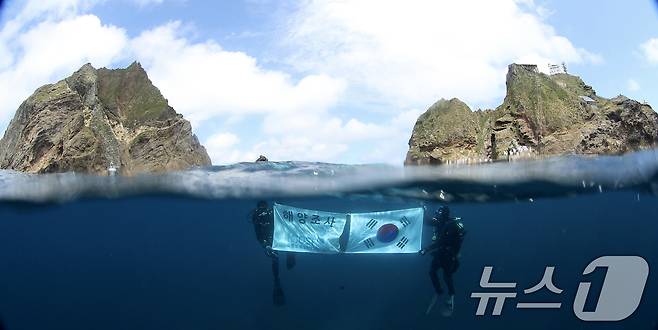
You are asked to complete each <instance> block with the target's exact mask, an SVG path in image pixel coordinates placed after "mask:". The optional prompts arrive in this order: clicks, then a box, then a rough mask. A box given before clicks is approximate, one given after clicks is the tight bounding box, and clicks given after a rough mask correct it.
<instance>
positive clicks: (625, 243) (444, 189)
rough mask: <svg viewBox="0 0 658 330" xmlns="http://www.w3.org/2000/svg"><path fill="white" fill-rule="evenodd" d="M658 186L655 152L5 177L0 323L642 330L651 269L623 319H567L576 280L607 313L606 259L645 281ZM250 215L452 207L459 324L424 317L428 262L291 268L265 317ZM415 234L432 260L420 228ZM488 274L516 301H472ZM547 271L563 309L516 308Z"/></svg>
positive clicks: (650, 313) (541, 297)
mask: <svg viewBox="0 0 658 330" xmlns="http://www.w3.org/2000/svg"><path fill="white" fill-rule="evenodd" d="M657 178H658V153H657V152H656V151H653V150H648V151H642V152H637V153H633V154H628V155H625V156H610V157H576V156H573V157H557V158H550V159H545V160H535V161H518V162H511V163H490V164H482V165H471V166H459V165H454V166H447V165H446V166H441V167H429V166H428V167H406V168H398V167H389V166H385V165H334V164H324V163H303V162H258V163H240V164H236V165H230V166H215V167H209V168H198V169H193V170H189V171H181V172H173V173H169V174H163V175H143V176H136V177H121V176H108V177H101V176H87V175H80V174H74V173H65V174H48V175H31V174H23V173H18V172H13V171H0V198H1V199H2V202H1V203H0V270H1V271H0V316H1V318H2V320H3V322H4V327H5V328H6V329H10V330H11V329H528V328H533V329H556V328H559V329H651V330H653V329H655V328H656V320H658V286H656V275H655V272H654V271H649V275H648V279H647V281H646V285H645V287H644V291H643V293H642V295H641V300H640V302H639V305H638V306H637V308H636V309H635V310H634V311H633V313H632V314H631V315H629V316H627V317H625V318H624V319H623V320H620V321H614V322H606V321H598V322H592V321H584V320H582V319H581V318H579V317H578V316H577V315H576V313H575V312H574V309H575V308H574V305H575V300H576V295H577V291H578V290H579V285H581V283H582V282H588V283H591V287H590V292H589V294H588V295H587V297H586V301H585V304H584V306H583V308H582V310H583V311H585V312H594V311H596V309H597V304H602V302H598V301H597V297H599V295H601V296H603V293H602V292H603V291H605V290H604V289H603V287H604V285H603V283H604V282H605V278H606V270H605V267H603V268H598V269H596V270H595V271H594V272H592V273H590V274H587V275H583V273H584V270H585V267H586V266H587V265H588V264H590V262H592V261H594V260H595V259H597V258H599V257H602V256H639V257H641V258H642V259H644V260H645V261H646V263H647V264H648V265H649V267H650V269H651V267H655V264H656V262H658V243H657V242H658V223H657V222H656V219H658V203H656V201H657V200H656V192H657V191H658V189H657V188H658V180H657ZM260 200H265V201H267V202H268V203H270V204H272V203H281V204H286V205H291V206H295V207H300V208H306V209H311V210H320V211H331V212H370V211H386V210H395V209H405V208H411V207H424V208H425V213H426V216H431V214H433V212H434V210H436V209H437V208H438V207H440V206H442V205H447V206H449V207H450V209H451V214H452V215H453V216H457V217H460V218H461V219H462V223H463V224H464V227H465V229H466V235H465V237H464V241H463V246H462V249H461V255H460V267H459V268H458V270H457V271H456V273H455V274H454V281H455V287H456V294H455V301H454V312H453V313H452V315H450V316H447V315H446V313H445V311H444V309H445V308H444V306H443V300H444V298H445V297H441V298H440V299H439V302H438V303H437V305H436V307H435V308H434V309H433V310H430V311H429V313H426V310H427V307H428V304H429V303H430V301H431V300H432V297H433V292H434V291H433V289H432V284H431V281H430V278H429V276H428V272H429V267H430V263H431V259H432V258H431V257H429V256H421V255H419V254H368V255H363V254H315V253H296V265H295V267H294V268H293V269H290V270H288V269H286V267H285V266H284V265H283V264H285V262H284V261H283V260H282V263H283V264H282V266H281V270H280V281H281V286H282V289H283V291H284V292H285V298H286V303H285V305H283V306H276V305H274V304H273V301H272V289H273V282H272V272H271V261H270V258H268V257H267V256H266V251H265V250H264V249H263V248H262V247H261V246H260V245H259V243H258V241H257V240H256V238H255V235H254V228H253V224H252V223H251V213H252V212H253V211H252V210H254V208H255V207H256V204H257V202H258V201H260ZM424 236H425V238H424V242H423V246H426V245H428V244H429V241H430V240H431V237H430V236H431V230H428V229H427V228H426V229H424ZM281 253H282V254H283V252H281ZM282 259H285V258H282ZM485 267H492V268H493V269H492V273H491V277H490V282H491V283H494V282H500V283H511V282H513V283H517V285H516V287H515V288H512V289H503V288H493V289H492V288H482V287H481V286H480V285H481V280H482V277H483V272H484V270H485ZM547 267H554V271H553V276H552V282H553V284H554V285H555V286H556V287H557V289H559V290H560V293H559V294H557V293H555V292H552V291H551V290H548V289H547V288H543V289H542V290H539V291H537V292H533V293H530V294H525V293H524V290H526V289H529V288H532V287H534V286H535V285H536V284H537V283H540V280H542V278H543V276H544V273H545V271H546V268H547ZM651 270H652V269H651ZM607 272H608V273H610V272H612V271H611V270H610V269H608V271H607ZM439 277H443V274H442V273H441V272H439ZM630 287H632V285H630V284H628V288H626V289H624V288H622V291H623V290H630ZM478 292H480V293H482V292H496V293H503V292H508V293H511V292H514V293H516V297H514V298H508V299H506V300H505V302H504V305H503V306H502V310H501V311H500V313H499V314H500V315H492V314H493V313H494V312H493V310H494V299H493V298H492V299H491V301H489V303H488V305H487V309H486V313H485V315H476V314H477V311H478V305H479V303H480V300H479V299H477V298H474V297H472V294H473V293H478ZM618 299H622V298H621V297H620V298H618ZM517 303H554V304H555V303H559V304H560V307H559V308H551V309H531V308H519V307H518V306H517ZM598 308H603V307H600V306H599V307H598Z"/></svg>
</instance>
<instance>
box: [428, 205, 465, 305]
mask: <svg viewBox="0 0 658 330" xmlns="http://www.w3.org/2000/svg"><path fill="white" fill-rule="evenodd" d="M426 224H427V225H429V226H432V227H433V229H434V232H433V235H432V244H430V246H428V247H427V248H424V249H422V250H420V254H421V255H425V254H431V255H432V266H431V267H430V272H429V275H430V279H431V280H432V285H433V286H434V291H435V292H436V294H435V295H434V298H432V302H431V303H430V305H429V307H428V308H427V314H429V312H430V311H431V310H432V308H433V307H434V304H435V303H436V300H437V299H438V296H440V295H441V294H443V289H442V288H441V283H440V282H439V277H438V275H437V272H438V270H439V268H441V269H443V280H444V281H445V283H446V286H447V287H448V299H447V300H446V307H447V309H448V313H452V311H453V310H454V308H455V285H454V282H453V278H452V275H453V274H454V273H455V272H456V271H457V268H458V267H459V250H460V249H461V246H462V242H463V241H464V235H466V230H464V224H462V222H461V218H452V217H450V209H449V208H448V207H447V206H441V207H440V208H439V209H438V210H436V212H435V213H434V217H433V218H432V219H431V220H429V221H428V222H426Z"/></svg>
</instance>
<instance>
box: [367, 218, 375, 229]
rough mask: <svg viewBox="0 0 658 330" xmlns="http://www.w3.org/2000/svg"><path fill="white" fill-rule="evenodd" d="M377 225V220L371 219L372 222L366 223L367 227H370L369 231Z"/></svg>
mask: <svg viewBox="0 0 658 330" xmlns="http://www.w3.org/2000/svg"><path fill="white" fill-rule="evenodd" d="M376 224H377V220H375V219H370V221H368V223H366V227H368V229H372V228H374V227H375V225H376Z"/></svg>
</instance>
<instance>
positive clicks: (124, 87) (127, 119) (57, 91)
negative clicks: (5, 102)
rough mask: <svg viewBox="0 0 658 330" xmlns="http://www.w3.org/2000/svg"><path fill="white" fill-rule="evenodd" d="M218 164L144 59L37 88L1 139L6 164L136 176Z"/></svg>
mask: <svg viewBox="0 0 658 330" xmlns="http://www.w3.org/2000/svg"><path fill="white" fill-rule="evenodd" d="M206 165H210V158H209V157H208V154H207V153H206V150H205V148H204V147H203V146H202V145H201V144H200V143H199V141H198V139H197V138H196V136H195V135H194V134H193V133H192V127H191V125H190V123H189V122H188V121H187V120H185V119H184V118H183V116H182V115H180V114H177V113H176V111H175V110H174V109H173V108H172V107H170V106H169V104H168V103H167V100H166V99H165V98H164V97H163V96H162V94H160V91H159V90H158V89H157V88H156V87H155V86H153V84H152V83H151V81H150V80H149V78H148V76H147V74H146V72H145V71H144V69H143V68H142V67H141V65H140V64H139V63H137V62H135V63H133V64H131V65H130V66H129V67H127V68H125V69H116V70H109V69H106V68H101V69H95V68H94V67H92V66H91V64H85V65H84V66H82V68H80V69H79V70H78V71H77V72H75V73H74V74H73V75H72V76H70V77H68V78H66V79H64V80H61V81H59V82H57V83H55V84H49V85H45V86H43V87H40V88H39V89H37V90H36V91H35V92H34V94H32V95H31V96H30V97H29V98H28V99H27V100H25V101H24V102H23V104H21V106H20V107H19V108H18V110H17V111H16V114H15V116H14V118H13V120H12V121H11V123H10V124H9V126H8V128H7V131H6V132H5V134H4V137H3V138H2V139H1V140H0V168H3V169H12V170H17V171H22V172H29V173H48V172H68V171H75V172H85V173H91V174H103V175H104V174H107V173H108V169H109V168H115V169H116V170H117V171H118V172H119V173H121V174H124V175H131V174H136V173H140V172H165V171H172V170H182V169H186V168H189V167H193V166H206Z"/></svg>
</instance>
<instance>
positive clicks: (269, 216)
mask: <svg viewBox="0 0 658 330" xmlns="http://www.w3.org/2000/svg"><path fill="white" fill-rule="evenodd" d="M251 222H252V223H253V224H254V230H255V232H256V239H257V240H258V243H260V244H261V245H262V246H263V248H264V249H265V254H266V255H267V256H268V257H270V258H271V259H272V275H273V276H274V291H273V292H272V300H273V302H274V304H275V305H277V306H282V305H285V303H286V299H285V296H284V295H283V289H282V288H281V280H280V279H279V254H278V252H277V251H275V250H273V249H272V241H273V238H274V213H273V211H272V209H271V208H270V207H269V206H268V205H267V202H265V201H259V202H258V204H257V206H256V209H255V210H254V211H253V213H252V215H251ZM295 263H296V262H295V255H294V254H292V253H287V254H286V268H287V269H288V270H290V269H292V268H293V267H294V266H295Z"/></svg>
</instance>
